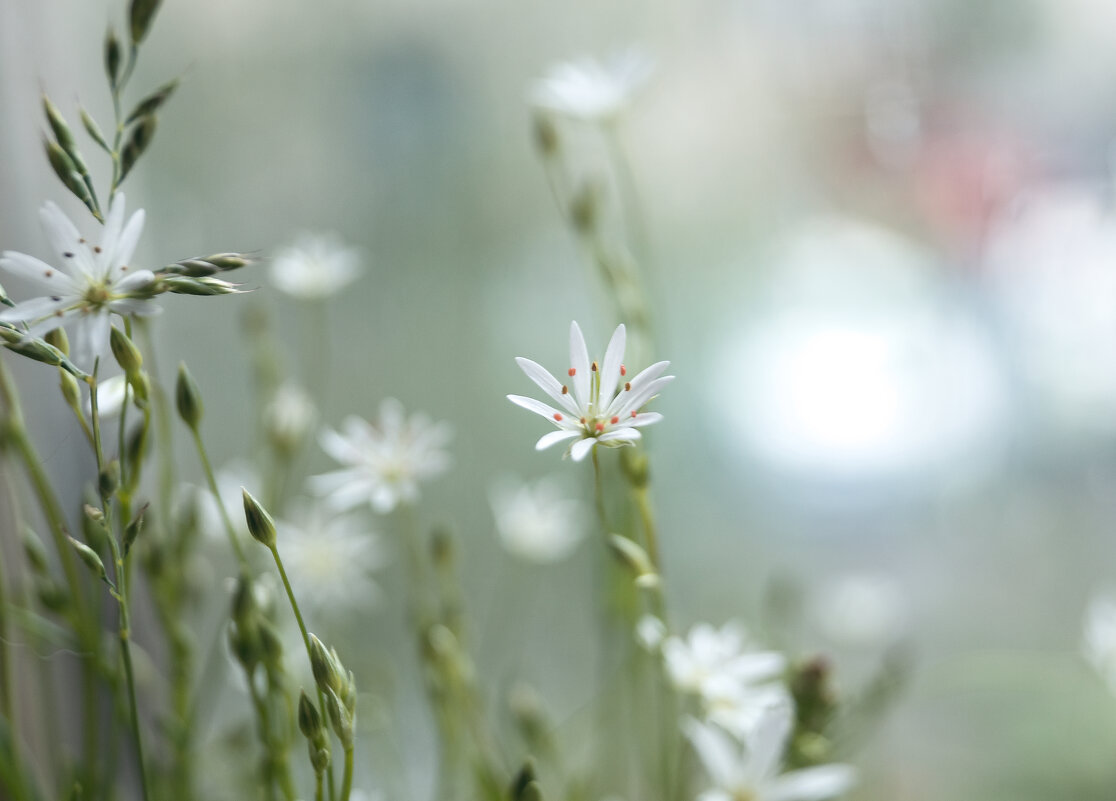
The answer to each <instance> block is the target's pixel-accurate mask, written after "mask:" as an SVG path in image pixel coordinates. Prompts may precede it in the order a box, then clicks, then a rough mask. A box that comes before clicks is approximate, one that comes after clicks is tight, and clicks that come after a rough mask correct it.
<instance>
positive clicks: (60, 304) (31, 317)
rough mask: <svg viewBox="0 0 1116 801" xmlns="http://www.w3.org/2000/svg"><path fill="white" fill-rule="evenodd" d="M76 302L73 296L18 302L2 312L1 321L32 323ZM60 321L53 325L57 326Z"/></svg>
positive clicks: (53, 314)
mask: <svg viewBox="0 0 1116 801" xmlns="http://www.w3.org/2000/svg"><path fill="white" fill-rule="evenodd" d="M73 302H74V299H73V298H59V299H57V300H56V299H55V298H54V297H50V298H32V299H31V300H25V301H23V302H22V303H18V304H16V305H15V306H13V307H12V308H10V309H4V311H2V312H0V321H2V322H5V323H19V322H23V323H30V322H33V321H35V320H42V319H43V318H44V317H53V316H55V315H56V314H57V313H58V312H62V311H65V309H66V307H67V306H69V305H70V304H71V303H73ZM60 324H61V323H60V322H57V323H54V324H53V325H52V326H51V327H52V328H53V327H57V326H58V325H60Z"/></svg>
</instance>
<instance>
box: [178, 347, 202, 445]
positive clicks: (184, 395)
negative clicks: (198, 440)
mask: <svg viewBox="0 0 1116 801" xmlns="http://www.w3.org/2000/svg"><path fill="white" fill-rule="evenodd" d="M174 399H175V403H176V404H177V406H178V416H179V417H181V418H182V422H184V423H185V424H186V425H188V426H189V427H190V428H192V429H193V430H194V431H197V429H198V423H200V422H201V419H202V412H203V406H202V399H201V391H200V390H198V385H197V384H195V383H194V377H193V376H192V375H190V371H189V370H187V369H186V364H185V362H180V363H179V365H178V381H177V383H176V384H175V387H174Z"/></svg>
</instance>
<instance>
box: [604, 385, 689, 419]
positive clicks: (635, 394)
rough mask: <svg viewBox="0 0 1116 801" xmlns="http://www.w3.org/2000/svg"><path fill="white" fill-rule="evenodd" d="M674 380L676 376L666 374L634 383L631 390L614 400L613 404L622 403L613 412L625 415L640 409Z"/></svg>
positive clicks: (621, 415)
mask: <svg viewBox="0 0 1116 801" xmlns="http://www.w3.org/2000/svg"><path fill="white" fill-rule="evenodd" d="M673 380H674V376H672V375H665V376H663V377H662V378H656V379H655V380H654V381H651V382H650V383H647V384H643V385H642V386H639V387H636V386H635V384H632V391H631V392H622V393H620V395H619V396H617V398H616V400H615V401H613V402H612V405H613V406H616V405H617V403H619V404H620V406H619V408H617V409H616V410H615V411H613V412H612V414H613V415H614V416H616V415H618V416H620V417H625V416H628V415H630V414H631V413H632V412H634V411H638V410H639V409H640V407H642V406H643V405H644V404H645V403H647V402H648V401H650V400H651V399H652V398H653V397H655V396H656V395H658V394H659V390H661V389H662V388H663V387H665V386H666V385H667V384H669V383H670V382H671V381H673Z"/></svg>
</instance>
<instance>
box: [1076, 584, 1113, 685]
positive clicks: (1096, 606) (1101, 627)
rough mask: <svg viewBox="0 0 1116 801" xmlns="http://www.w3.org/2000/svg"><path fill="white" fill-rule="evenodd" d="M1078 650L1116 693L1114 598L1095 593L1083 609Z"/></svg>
mask: <svg viewBox="0 0 1116 801" xmlns="http://www.w3.org/2000/svg"><path fill="white" fill-rule="evenodd" d="M1081 652H1082V654H1083V655H1084V657H1085V659H1086V660H1087V661H1088V662H1089V664H1090V665H1092V666H1093V669H1094V670H1096V671H1097V673H1098V674H1100V676H1101V678H1103V679H1104V680H1105V681H1106V682H1107V683H1108V689H1109V691H1110V692H1111V693H1112V694H1113V695H1116V598H1114V597H1113V596H1111V595H1096V596H1094V597H1093V599H1092V600H1091V601H1090V602H1089V608H1088V609H1087V610H1086V611H1085V626H1084V635H1083V637H1082V641H1081Z"/></svg>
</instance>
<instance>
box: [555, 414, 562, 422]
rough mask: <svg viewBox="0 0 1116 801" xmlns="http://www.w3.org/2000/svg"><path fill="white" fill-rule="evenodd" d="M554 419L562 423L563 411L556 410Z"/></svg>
mask: <svg viewBox="0 0 1116 801" xmlns="http://www.w3.org/2000/svg"><path fill="white" fill-rule="evenodd" d="M554 419H555V420H557V421H558V422H559V423H561V422H562V414H561V412H555V413H554Z"/></svg>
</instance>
